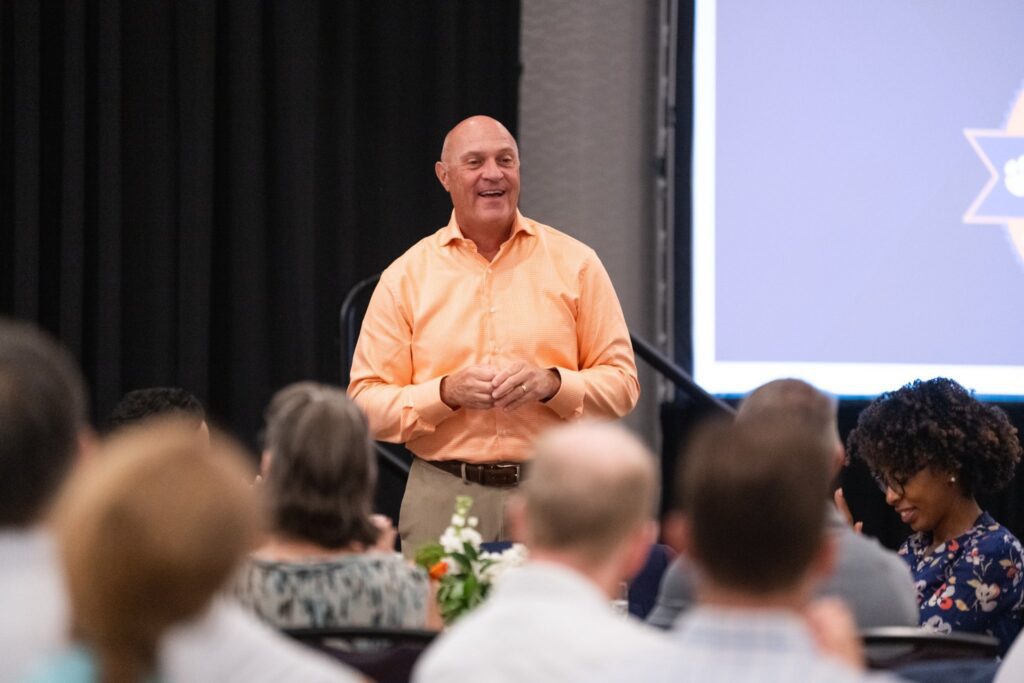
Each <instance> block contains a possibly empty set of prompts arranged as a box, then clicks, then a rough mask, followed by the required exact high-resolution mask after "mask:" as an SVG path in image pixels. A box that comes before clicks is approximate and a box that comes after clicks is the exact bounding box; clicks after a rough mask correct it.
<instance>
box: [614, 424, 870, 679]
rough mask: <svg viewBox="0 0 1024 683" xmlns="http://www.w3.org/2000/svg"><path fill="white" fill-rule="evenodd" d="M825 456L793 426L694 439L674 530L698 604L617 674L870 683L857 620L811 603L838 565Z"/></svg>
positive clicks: (725, 429)
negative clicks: (650, 651) (829, 526)
mask: <svg viewBox="0 0 1024 683" xmlns="http://www.w3.org/2000/svg"><path fill="white" fill-rule="evenodd" d="M831 456H832V449H831V448H830V447H829V445H828V444H827V442H825V441H823V440H822V439H821V438H819V436H818V435H814V434H812V433H810V432H809V431H808V430H807V429H806V425H804V424H801V421H800V420H799V419H797V420H783V419H774V418H773V419H770V420H763V419H750V420H739V421H737V422H734V423H725V422H722V423H719V424H712V425H710V426H705V427H704V428H703V429H701V430H699V431H698V433H697V435H696V436H695V437H694V439H693V440H692V441H691V443H690V446H689V448H688V449H687V450H686V452H685V457H684V460H683V463H682V464H683V466H682V468H681V476H680V477H679V478H678V482H677V500H678V501H682V504H683V511H682V515H681V516H673V517H672V520H673V521H672V523H671V524H670V527H669V530H674V532H672V533H670V535H671V536H674V537H675V538H676V540H677V543H678V545H679V546H680V548H681V549H682V551H683V552H685V553H686V554H687V555H688V556H689V557H690V559H691V561H692V562H693V563H694V564H695V565H696V567H697V569H698V571H697V572H696V575H695V579H696V582H697V605H696V606H695V607H694V608H693V609H692V610H690V611H688V612H687V613H686V614H684V615H683V616H682V617H681V618H680V619H679V620H678V621H677V622H676V624H675V626H674V627H673V629H672V630H671V631H670V632H669V635H670V638H671V640H672V641H673V644H674V647H673V648H672V649H671V650H670V651H669V652H667V653H656V654H655V655H653V656H650V657H646V658H642V659H641V658H637V659H636V660H635V661H634V662H633V663H632V664H630V665H629V666H628V669H627V668H625V665H624V667H623V669H622V670H623V672H624V673H625V672H628V680H638V681H707V680H723V681H780V682H781V681H787V682H788V681H803V682H814V681H822V682H825V681H828V682H830V683H832V682H836V681H857V680H864V679H866V678H868V676H867V675H866V674H865V673H864V671H863V667H864V662H863V651H862V648H861V645H860V640H859V638H858V636H857V631H856V625H855V623H854V620H853V615H852V613H851V612H850V611H849V610H848V609H847V608H846V606H845V605H844V604H843V602H842V600H841V599H838V598H822V599H819V600H818V601H816V602H813V601H812V600H811V596H812V595H814V594H815V592H816V590H817V584H818V583H819V582H820V581H821V580H822V579H823V578H825V577H826V576H828V574H829V573H830V572H831V570H832V567H833V565H834V562H835V547H836V538H835V536H834V535H832V534H829V533H828V532H827V531H826V518H827V511H826V508H825V506H824V505H823V504H822V499H823V497H824V496H825V495H826V493H827V491H828V487H829V483H830V480H831V475H832V471H833V467H832V464H831V462H830V458H831ZM612 673H613V674H614V673H615V672H614V671H613V672H612ZM621 679H622V680H626V677H625V676H623V677H621ZM612 680H615V679H612Z"/></svg>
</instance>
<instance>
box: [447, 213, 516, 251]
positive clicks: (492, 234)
mask: <svg viewBox="0 0 1024 683" xmlns="http://www.w3.org/2000/svg"><path fill="white" fill-rule="evenodd" d="M456 218H458V216H456ZM514 225H515V219H513V220H512V222H511V223H507V224H501V223H494V224H488V223H484V224H480V223H475V224H472V225H469V224H463V223H462V221H459V229H460V230H461V231H462V234H463V236H465V237H466V239H468V240H471V241H472V242H473V244H475V245H476V250H477V252H479V253H480V254H481V255H482V256H483V257H484V258H486V259H487V260H488V261H491V260H493V259H494V257H495V256H497V255H498V250H499V249H501V245H502V244H504V243H505V242H506V241H507V240H508V238H509V237H511V236H512V228H513V226H514Z"/></svg>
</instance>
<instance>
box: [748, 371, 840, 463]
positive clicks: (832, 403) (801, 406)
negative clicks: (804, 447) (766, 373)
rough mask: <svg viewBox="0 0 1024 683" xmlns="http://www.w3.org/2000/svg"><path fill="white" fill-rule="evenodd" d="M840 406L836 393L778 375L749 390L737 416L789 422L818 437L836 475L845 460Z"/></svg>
mask: <svg viewBox="0 0 1024 683" xmlns="http://www.w3.org/2000/svg"><path fill="white" fill-rule="evenodd" d="M838 408H839V403H838V401H837V400H836V398H835V396H831V395H829V394H826V393H825V392H823V391H821V390H819V389H816V388H815V387H813V386H811V385H810V384H808V383H807V382H804V381H803V380H799V379H777V380H774V381H771V382H768V383H767V384H762V385H761V386H759V387H758V388H757V389H754V391H752V392H750V393H749V394H748V395H747V396H746V398H744V399H743V402H742V403H740V407H739V411H738V412H737V414H736V420H737V421H738V422H741V423H744V422H750V421H754V420H760V421H767V422H776V423H787V424H788V425H789V426H790V428H792V429H794V430H802V431H803V432H804V433H805V434H806V436H807V437H808V438H813V439H816V440H818V441H819V447H820V448H821V451H822V452H823V453H824V454H826V457H827V458H828V460H829V464H830V466H831V467H832V470H833V475H835V474H838V472H839V470H840V469H841V468H842V466H843V462H844V461H845V450H844V448H843V442H842V440H841V439H840V438H839V424H838V421H837V411H838Z"/></svg>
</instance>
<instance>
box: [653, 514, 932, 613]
mask: <svg viewBox="0 0 1024 683" xmlns="http://www.w3.org/2000/svg"><path fill="white" fill-rule="evenodd" d="M827 524H828V528H829V531H830V532H831V533H832V534H834V536H835V538H836V540H837V542H838V548H837V550H838V557H837V558H836V569H835V573H833V575H832V577H831V578H830V579H829V580H828V581H826V582H825V583H823V584H822V586H821V588H820V589H819V591H818V593H819V594H820V595H831V596H838V597H840V598H842V599H843V600H845V601H846V603H847V604H848V605H849V606H850V608H851V609H852V610H853V614H854V617H855V618H856V620H857V626H858V627H859V628H862V629H863V628H874V627H877V626H917V625H918V624H919V614H920V613H919V611H918V608H917V597H916V595H915V592H914V584H913V581H912V580H911V578H910V568H909V567H908V566H907V564H906V563H905V562H904V561H903V560H901V559H900V557H899V556H898V555H897V554H896V553H894V552H892V551H891V550H887V549H885V548H883V547H882V546H881V544H879V543H878V541H876V540H874V539H871V538H866V537H864V536H862V535H860V534H858V533H856V532H854V531H853V529H851V528H850V525H849V524H847V523H846V521H845V520H843V518H842V517H841V516H840V515H839V513H838V512H836V510H835V508H834V507H832V506H831V505H829V516H828V522H827ZM694 573H695V568H694V567H693V565H692V564H690V563H689V562H688V561H687V559H686V558H685V557H680V558H678V559H676V561H675V562H673V563H672V565H671V566H669V568H668V570H667V571H666V572H665V576H664V577H663V578H662V580H661V588H660V590H659V591H658V602H657V604H656V605H655V607H654V610H652V611H651V613H650V615H648V617H647V622H648V623H649V624H651V625H653V626H657V627H659V628H669V627H670V626H671V625H672V622H674V621H675V619H676V617H678V616H679V615H680V614H682V613H683V612H685V611H686V610H688V609H690V608H691V607H692V606H693V605H694V601H695V600H696V589H695V588H694Z"/></svg>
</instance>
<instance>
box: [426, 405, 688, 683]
mask: <svg viewBox="0 0 1024 683" xmlns="http://www.w3.org/2000/svg"><path fill="white" fill-rule="evenodd" d="M657 489H658V484H657V476H656V474H655V459H654V456H653V455H651V453H650V452H648V451H647V449H646V448H644V446H643V445H642V444H641V443H640V442H639V441H638V440H637V439H636V437H634V436H633V435H631V434H630V433H629V432H627V431H626V430H625V429H623V428H621V427H618V426H615V425H610V424H577V425H569V426H565V427H561V428H557V429H555V430H553V431H551V432H550V433H549V434H547V435H545V436H544V437H542V438H541V440H540V442H539V443H538V445H537V448H536V455H535V458H534V461H533V463H532V465H531V469H530V473H529V474H528V475H527V479H526V483H525V484H524V485H523V487H522V489H521V492H520V495H517V496H515V497H514V498H513V501H512V504H511V505H510V507H509V513H510V514H509V518H510V521H511V523H512V526H513V527H514V528H515V535H516V536H517V537H518V538H520V539H521V540H522V541H523V542H524V543H525V544H526V545H527V547H528V548H529V551H530V560H529V562H528V563H527V564H526V565H525V566H524V567H521V568H519V569H515V570H512V571H510V572H509V573H508V574H506V575H505V576H503V577H502V579H501V582H500V583H499V584H498V585H497V586H496V587H495V589H494V592H493V593H492V594H491V595H490V596H489V597H488V599H487V602H485V603H484V604H483V605H482V606H481V607H479V608H478V609H477V610H475V611H474V612H472V613H471V614H468V615H467V616H465V617H463V618H462V619H461V620H460V621H459V622H458V623H457V624H456V625H455V626H454V627H453V628H452V629H450V630H448V631H446V632H445V633H444V635H442V636H441V637H440V638H439V639H438V640H437V641H436V642H435V644H434V645H433V646H432V647H431V648H430V649H429V650H428V651H427V653H426V654H425V656H424V657H423V658H422V659H421V660H420V663H419V665H418V666H417V668H416V670H415V672H414V675H413V681H415V683H447V682H448V681H451V682H452V683H455V682H456V681H465V680H471V679H474V678H481V677H482V678H484V679H486V680H488V681H493V682H495V683H498V682H501V681H509V682H510V683H511V682H512V681H535V682H536V681H576V680H579V681H588V680H593V679H594V678H595V676H597V675H599V674H600V673H601V672H603V671H604V670H605V669H606V668H607V667H608V666H609V665H611V664H614V663H616V662H620V661H623V660H633V659H645V658H647V657H649V656H652V655H654V654H656V653H661V654H663V655H665V656H667V653H664V652H662V651H663V650H667V649H668V645H667V643H666V642H665V640H664V639H663V638H662V636H661V634H660V633H658V632H656V631H655V630H653V629H650V628H648V627H645V626H644V625H643V624H641V623H640V622H638V621H634V620H632V619H630V618H628V617H624V616H623V615H621V614H617V613H616V612H614V611H613V610H612V608H611V600H612V599H613V598H614V597H616V596H617V595H618V594H619V591H620V587H621V584H622V582H624V581H629V580H630V579H632V578H633V576H634V575H635V574H636V573H637V572H638V571H639V570H640V568H641V567H642V566H643V563H644V561H645V559H646V557H647V552H648V550H649V549H650V545H651V543H652V541H653V540H654V536H655V525H654V521H653V516H654V509H655V505H656V503H655V500H656V492H657Z"/></svg>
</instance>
